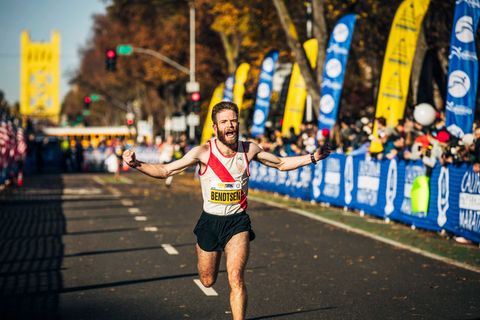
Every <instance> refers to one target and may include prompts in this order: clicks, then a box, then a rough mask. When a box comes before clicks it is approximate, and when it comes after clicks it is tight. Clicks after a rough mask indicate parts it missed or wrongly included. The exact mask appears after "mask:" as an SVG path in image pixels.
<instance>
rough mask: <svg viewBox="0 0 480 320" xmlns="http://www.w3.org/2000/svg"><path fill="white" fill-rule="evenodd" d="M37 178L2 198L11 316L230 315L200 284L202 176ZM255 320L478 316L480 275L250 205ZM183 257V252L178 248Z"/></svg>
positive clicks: (2, 254)
mask: <svg viewBox="0 0 480 320" xmlns="http://www.w3.org/2000/svg"><path fill="white" fill-rule="evenodd" d="M123 177H124V178H122V181H121V183H119V182H116V181H114V180H113V177H112V176H111V175H107V174H81V175H80V174H79V175H73V174H71V175H63V176H59V175H42V176H34V177H30V178H28V179H27V180H26V185H25V187H24V188H22V189H17V188H10V189H7V190H4V191H2V192H0V319H142V320H148V319H186V318H191V319H230V317H231V316H230V313H229V304H228V292H229V290H228V283H227V277H226V273H225V264H224V260H222V265H221V272H220V274H219V277H218V281H217V283H216V284H215V285H214V286H213V290H214V291H213V292H212V293H213V294H216V295H213V296H209V295H207V294H206V293H205V292H204V291H203V290H201V288H200V287H199V286H197V285H196V283H195V282H194V280H195V279H198V277H197V273H196V257H195V252H194V244H195V237H194V234H193V232H192V230H193V227H194V226H195V223H196V221H197V219H198V216H199V214H200V210H201V194H200V189H199V185H198V183H197V182H196V181H195V179H194V177H193V175H191V174H186V175H183V176H180V177H178V178H177V177H176V178H175V179H174V182H173V186H172V187H171V188H166V186H165V185H164V183H163V181H159V180H154V179H151V178H148V177H144V176H141V175H139V174H127V175H123ZM249 213H250V216H251V219H252V224H253V228H254V230H255V232H256V235H257V238H256V239H255V241H253V242H252V245H251V256H250V260H249V263H248V269H247V272H246V279H247V287H248V291H249V306H248V312H247V316H248V319H478V318H480V274H478V273H475V272H472V271H467V270H464V269H461V268H458V267H455V266H451V265H448V264H445V263H442V262H438V261H434V260H430V259H429V258H426V257H423V256H420V255H417V254H414V253H411V252H408V251H404V250H401V249H397V248H394V247H392V246H389V245H387V244H384V243H380V242H377V241H375V240H372V239H370V238H365V237H363V236H360V235H356V234H353V233H349V232H346V231H343V230H341V229H337V228H335V227H332V226H329V225H326V224H323V223H321V222H318V221H314V220H311V219H308V218H306V217H303V216H299V215H296V214H293V213H291V212H288V211H286V210H283V209H278V208H274V207H270V206H267V205H264V204H261V203H256V202H253V201H251V202H250V203H249ZM175 253H176V254H175Z"/></svg>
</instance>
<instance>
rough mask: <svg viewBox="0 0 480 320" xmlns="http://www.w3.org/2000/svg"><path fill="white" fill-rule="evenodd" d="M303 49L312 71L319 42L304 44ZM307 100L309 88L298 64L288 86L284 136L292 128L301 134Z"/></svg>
mask: <svg viewBox="0 0 480 320" xmlns="http://www.w3.org/2000/svg"><path fill="white" fill-rule="evenodd" d="M303 49H304V50H305V53H306V55H307V58H308V61H309V62H310V66H311V67H312V69H314V68H315V66H316V65H317V54H318V42H317V40H316V39H310V40H307V41H305V42H304V43H303ZM306 98H307V87H306V85H305V80H304V79H303V77H302V74H301V73H300V67H299V66H298V64H297V63H295V64H294V65H293V69H292V75H291V77H290V84H289V85H288V95H287V101H286V102H285V112H284V114H283V124H282V135H283V136H288V135H289V133H290V128H294V129H295V134H299V133H300V125H301V124H302V119H303V111H304V109H305V99H306Z"/></svg>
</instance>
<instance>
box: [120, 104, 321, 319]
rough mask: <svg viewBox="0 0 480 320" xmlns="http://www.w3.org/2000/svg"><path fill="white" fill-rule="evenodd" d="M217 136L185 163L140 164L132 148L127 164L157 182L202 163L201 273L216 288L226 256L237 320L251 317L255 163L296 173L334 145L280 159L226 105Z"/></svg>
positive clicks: (215, 116)
mask: <svg viewBox="0 0 480 320" xmlns="http://www.w3.org/2000/svg"><path fill="white" fill-rule="evenodd" d="M212 121H213V129H214V132H215V136H216V137H214V138H212V139H210V140H209V141H208V142H207V143H206V144H204V145H201V146H197V147H195V148H193V149H191V150H190V151H189V152H188V153H187V154H185V156H184V157H183V158H181V159H178V160H176V161H173V162H171V163H168V164H148V163H143V162H140V161H138V160H137V159H136V158H135V153H134V152H133V151H131V150H127V151H125V152H124V154H123V160H124V161H125V162H126V163H127V164H128V165H129V166H130V167H132V168H136V169H137V170H139V171H140V172H142V173H144V174H146V175H149V176H151V177H154V178H160V179H166V178H168V177H171V176H173V175H175V174H177V173H180V172H182V171H184V170H185V169H186V168H188V167H191V166H196V165H199V177H200V183H201V189H202V196H203V212H202V214H201V216H200V219H199V220H198V222H197V225H196V227H195V229H194V233H195V235H196V236H197V243H196V252H197V258H198V265H197V267H198V273H199V277H200V281H201V282H202V284H203V285H204V286H205V287H207V288H208V287H211V286H212V285H213V284H214V283H215V281H216V279H217V275H218V270H219V265H220V258H221V256H222V252H225V257H226V266H227V273H228V282H229V285H230V307H231V311H232V316H233V319H235V320H236V319H245V314H246V307H247V288H246V287H245V280H244V270H245V267H246V265H247V260H248V256H249V252H250V241H252V240H253V239H254V238H255V234H254V232H253V230H252V228H251V223H250V217H249V216H248V214H247V212H246V210H247V205H248V204H247V195H248V179H249V176H250V171H249V169H248V166H249V163H250V161H252V160H255V161H259V162H260V163H262V164H264V165H266V166H268V167H272V168H276V169H278V170H282V171H288V170H294V169H297V168H299V167H302V166H306V165H309V164H311V163H314V164H315V163H317V161H320V160H323V159H325V158H326V157H328V155H329V154H330V149H329V148H328V147H325V148H321V149H318V150H316V151H315V152H314V153H312V154H307V155H302V156H294V157H277V156H276V155H274V154H272V153H269V152H266V151H264V150H263V149H262V148H260V147H259V146H258V145H257V144H255V143H253V142H247V141H240V140H239V132H238V130H239V129H238V128H239V126H238V107H237V105H236V104H234V103H231V102H220V103H218V104H217V105H215V106H214V107H213V111H212Z"/></svg>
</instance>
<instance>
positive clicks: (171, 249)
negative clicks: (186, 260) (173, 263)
mask: <svg viewBox="0 0 480 320" xmlns="http://www.w3.org/2000/svg"><path fill="white" fill-rule="evenodd" d="M162 248H163V250H165V251H167V253H168V254H172V255H174V254H178V251H177V249H175V248H174V247H173V246H172V245H170V244H168V243H164V244H162Z"/></svg>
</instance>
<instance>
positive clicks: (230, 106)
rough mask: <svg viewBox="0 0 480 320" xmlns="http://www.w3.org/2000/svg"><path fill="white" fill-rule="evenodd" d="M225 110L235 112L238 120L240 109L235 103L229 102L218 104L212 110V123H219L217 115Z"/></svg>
mask: <svg viewBox="0 0 480 320" xmlns="http://www.w3.org/2000/svg"><path fill="white" fill-rule="evenodd" d="M223 110H232V111H233V112H235V114H236V115H237V118H238V107H237V105H236V104H235V103H233V102H228V101H222V102H219V103H217V104H216V105H215V106H214V107H213V110H212V121H213V123H217V113H219V112H221V111H223Z"/></svg>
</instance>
